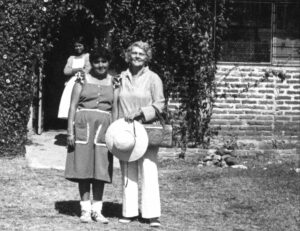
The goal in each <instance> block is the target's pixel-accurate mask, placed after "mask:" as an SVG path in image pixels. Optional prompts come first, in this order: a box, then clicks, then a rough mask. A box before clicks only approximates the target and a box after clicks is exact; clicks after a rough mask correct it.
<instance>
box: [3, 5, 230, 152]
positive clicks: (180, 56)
mask: <svg viewBox="0 0 300 231" xmlns="http://www.w3.org/2000/svg"><path fill="white" fill-rule="evenodd" d="M101 4H102V5H103V2H102V3H101ZM105 4H106V5H105V12H106V13H105V15H102V14H101V15H100V14H97V12H98V11H97V1H95V0H93V1H92V0H74V1H71V0H69V1H68V0H43V1H42V0H40V1H35V0H0V18H1V20H0V52H1V54H0V69H1V71H0V128H1V129H0V155H16V154H20V153H24V144H25V142H26V139H27V137H26V134H27V123H28V119H29V108H30V105H31V103H32V101H33V99H34V86H35V85H36V81H37V75H38V73H39V70H43V67H44V62H45V60H44V54H45V53H47V52H48V51H49V50H51V48H52V47H53V46H54V45H55V42H56V41H57V40H58V39H59V30H60V26H61V24H62V19H63V18H64V17H70V18H71V19H72V18H74V20H76V18H77V17H78V15H80V17H85V18H87V19H89V20H90V23H92V24H93V25H95V27H94V28H95V30H97V31H99V34H102V35H103V34H104V35H106V36H104V38H101V39H100V41H99V43H100V44H104V45H106V46H108V47H110V48H111V50H112V52H113V53H114V62H113V66H114V67H115V68H116V70H117V71H121V70H123V69H124V68H125V63H124V60H123V57H122V54H123V52H124V50H125V49H126V48H127V47H128V45H129V44H130V43H132V42H134V41H136V40H144V41H148V42H149V43H150V44H151V45H152V47H153V48H154V57H153V61H152V63H151V64H150V65H151V68H152V69H153V70H154V71H156V72H157V73H158V74H159V75H160V76H161V78H162V80H163V82H164V87H165V95H166V97H167V98H169V97H172V98H175V99H177V100H179V101H180V102H181V107H180V108H179V110H177V111H174V112H172V113H171V122H172V123H174V126H175V138H176V140H177V143H176V145H179V146H181V147H182V148H183V149H184V148H185V147H186V146H187V145H192V146H197V145H200V144H205V143H208V142H209V126H208V125H209V122H210V117H211V113H212V104H213V92H214V88H215V84H214V74H215V71H216V65H215V64H216V59H217V58H218V54H219V51H220V41H221V38H222V34H223V32H224V29H225V28H226V18H225V16H224V11H225V6H224V4H223V1H211V0H178V1H172V0H166V1H155V0H147V1H146V0H120V1H113V0H106V1H105ZM102 10H103V9H102ZM100 32H101V33H100ZM95 35H97V32H95ZM120 54H121V55H120ZM175 122H176V123H175ZM206 137H208V138H206Z"/></svg>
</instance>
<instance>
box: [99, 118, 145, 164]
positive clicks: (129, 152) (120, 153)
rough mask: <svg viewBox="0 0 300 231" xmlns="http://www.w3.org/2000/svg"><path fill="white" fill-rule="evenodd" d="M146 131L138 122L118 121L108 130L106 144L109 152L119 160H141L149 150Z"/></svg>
mask: <svg viewBox="0 0 300 231" xmlns="http://www.w3.org/2000/svg"><path fill="white" fill-rule="evenodd" d="M148 141H149V140H148V135H147V132H146V129H145V128H144V126H143V125H142V124H140V123H139V122H137V121H134V122H132V123H128V122H126V121H125V120H124V119H118V120H116V121H115V122H113V123H112V124H111V125H110V126H109V127H108V129H107V131H106V135H105V142H106V146H107V148H108V150H109V151H110V152H111V153H112V154H113V155H114V156H115V157H117V158H118V159H120V160H123V161H128V162H131V161H135V160H138V159H139V158H141V157H142V156H143V155H144V154H145V152H146V150H147V148H148Z"/></svg>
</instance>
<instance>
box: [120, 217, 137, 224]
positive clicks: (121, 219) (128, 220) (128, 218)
mask: <svg viewBox="0 0 300 231" xmlns="http://www.w3.org/2000/svg"><path fill="white" fill-rule="evenodd" d="M134 218H135V217H122V218H120V219H119V222H120V223H122V224H128V223H130V222H132V221H133V220H134Z"/></svg>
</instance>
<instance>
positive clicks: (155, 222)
mask: <svg viewBox="0 0 300 231" xmlns="http://www.w3.org/2000/svg"><path fill="white" fill-rule="evenodd" d="M149 221H150V227H152V228H159V227H160V226H161V224H160V221H159V220H158V218H151V219H150V220H149Z"/></svg>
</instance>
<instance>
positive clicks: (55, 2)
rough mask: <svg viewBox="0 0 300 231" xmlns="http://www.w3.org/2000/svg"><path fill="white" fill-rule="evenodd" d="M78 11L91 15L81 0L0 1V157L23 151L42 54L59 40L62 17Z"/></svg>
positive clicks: (42, 61) (74, 14) (42, 58)
mask: <svg viewBox="0 0 300 231" xmlns="http://www.w3.org/2000/svg"><path fill="white" fill-rule="evenodd" d="M78 12H85V14H86V17H90V16H91V15H93V13H92V12H91V11H90V10H89V9H88V8H85V7H84V6H83V5H82V4H81V3H80V1H64V0H61V1H60V0H43V1H42V0H41V1H35V0H0V156H3V155H18V154H24V152H25V150H24V144H25V142H26V140H27V123H28V119H29V113H30V105H31V103H32V101H33V99H34V86H36V84H37V75H38V74H39V70H42V69H43V66H44V62H45V60H44V54H45V53H46V52H47V51H49V50H50V49H51V48H52V47H53V44H54V43H55V42H56V40H57V39H58V33H59V29H60V25H61V20H62V18H63V17H66V16H73V17H76V13H78ZM91 21H92V23H95V24H97V23H98V24H99V22H98V21H97V19H95V20H91Z"/></svg>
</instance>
